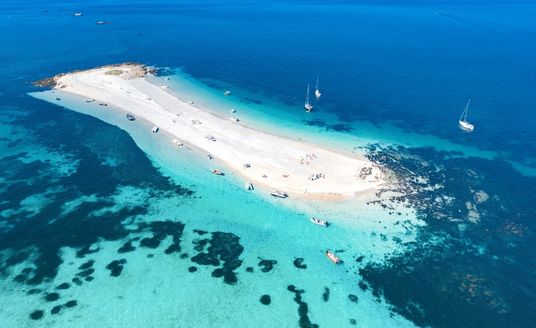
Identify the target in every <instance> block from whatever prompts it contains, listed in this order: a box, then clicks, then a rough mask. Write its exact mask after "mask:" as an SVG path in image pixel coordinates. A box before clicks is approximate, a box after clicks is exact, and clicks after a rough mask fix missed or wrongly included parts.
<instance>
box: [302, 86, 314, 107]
mask: <svg viewBox="0 0 536 328" xmlns="http://www.w3.org/2000/svg"><path fill="white" fill-rule="evenodd" d="M304 107H305V111H306V112H310V111H312V110H313V105H311V103H310V102H309V83H308V84H307V93H306V94H305V106H304Z"/></svg>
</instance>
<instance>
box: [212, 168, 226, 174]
mask: <svg viewBox="0 0 536 328" xmlns="http://www.w3.org/2000/svg"><path fill="white" fill-rule="evenodd" d="M211 172H212V173H214V174H216V175H224V174H223V172H222V171H220V170H216V169H212V170H211Z"/></svg>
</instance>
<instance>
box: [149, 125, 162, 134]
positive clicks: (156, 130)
mask: <svg viewBox="0 0 536 328" xmlns="http://www.w3.org/2000/svg"><path fill="white" fill-rule="evenodd" d="M158 130H160V129H159V128H158V126H153V128H152V129H151V132H152V133H157V132H158Z"/></svg>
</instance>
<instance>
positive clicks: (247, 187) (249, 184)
mask: <svg viewBox="0 0 536 328" xmlns="http://www.w3.org/2000/svg"><path fill="white" fill-rule="evenodd" d="M246 189H247V190H253V189H255V188H253V183H251V182H248V183H246Z"/></svg>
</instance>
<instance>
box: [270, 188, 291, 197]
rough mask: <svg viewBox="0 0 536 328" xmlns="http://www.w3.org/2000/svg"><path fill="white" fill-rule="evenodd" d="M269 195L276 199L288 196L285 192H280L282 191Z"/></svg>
mask: <svg viewBox="0 0 536 328" xmlns="http://www.w3.org/2000/svg"><path fill="white" fill-rule="evenodd" d="M270 195H272V196H274V197H277V198H287V197H288V195H287V193H286V192H282V191H277V190H276V191H272V192H271V193H270Z"/></svg>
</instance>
